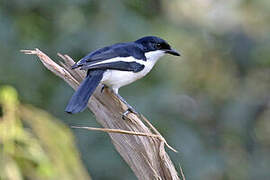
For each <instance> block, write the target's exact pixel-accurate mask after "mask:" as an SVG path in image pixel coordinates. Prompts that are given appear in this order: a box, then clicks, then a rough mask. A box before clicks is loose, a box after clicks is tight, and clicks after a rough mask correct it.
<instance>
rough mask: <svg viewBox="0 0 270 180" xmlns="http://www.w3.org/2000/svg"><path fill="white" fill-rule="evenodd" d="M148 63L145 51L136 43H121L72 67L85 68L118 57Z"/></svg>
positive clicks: (96, 52)
mask: <svg viewBox="0 0 270 180" xmlns="http://www.w3.org/2000/svg"><path fill="white" fill-rule="evenodd" d="M129 56H132V57H134V58H136V59H140V60H144V61H146V57H145V55H144V52H143V50H142V49H141V48H140V47H139V46H138V45H137V44H136V43H134V42H129V43H119V44H114V45H112V46H107V47H104V48H101V49H98V50H96V51H94V52H92V53H90V54H88V55H87V56H85V57H84V58H82V59H81V60H80V61H78V62H77V63H76V64H74V65H73V66H72V68H77V67H83V66H84V65H87V66H88V65H90V64H95V63H98V62H102V61H104V60H108V59H112V58H116V57H129Z"/></svg>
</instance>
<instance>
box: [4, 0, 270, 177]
mask: <svg viewBox="0 0 270 180" xmlns="http://www.w3.org/2000/svg"><path fill="white" fill-rule="evenodd" d="M269 12H270V1H269V0H256V1H255V0H227V1H213V0H204V1H200V0H189V1H186V0H167V1H166V0H144V1H140V0H121V1H120V0H115V1H112V0H100V1H98V0H74V1H73V0H58V1H54V0H47V1H42V0H1V1H0V55H1V56H0V86H1V85H11V86H13V87H14V88H15V89H16V90H17V91H18V94H19V99H20V101H21V102H22V103H24V104H31V105H33V106H35V107H38V108H41V109H43V110H45V111H47V112H49V113H50V114H51V115H53V116H55V117H57V118H58V119H61V120H62V121H63V122H64V123H65V124H66V125H67V126H70V125H83V126H95V127H98V126H99V125H98V124H97V123H96V122H95V119H94V117H93V116H91V115H90V113H89V112H83V113H80V114H77V115H73V116H71V115H69V114H66V113H65V112H64V108H65V106H66V104H67V102H68V100H69V98H70V97H71V95H72V93H73V90H72V89H71V87H69V86H68V85H67V84H66V83H65V82H64V81H62V80H60V79H59V78H58V77H56V76H55V75H53V74H52V73H51V72H49V71H48V70H46V69H45V68H44V67H43V65H42V64H41V63H40V62H39V61H38V60H37V58H36V57H34V56H27V55H24V54H22V53H20V52H19V50H21V49H33V48H39V49H40V50H42V51H43V52H45V53H47V54H48V55H49V56H50V57H52V58H53V59H54V60H60V58H58V57H57V55H56V53H57V52H60V53H66V54H69V55H70V56H71V57H72V58H74V59H75V60H79V59H80V58H82V57H83V56H84V55H86V54H87V53H89V52H91V51H92V50H95V49H97V48H100V47H103V46H106V45H110V44H113V43H117V42H125V41H133V40H136V39H138V38H140V37H142V36H146V35H155V36H159V37H162V38H163V39H165V40H167V41H168V42H169V43H170V44H171V45H172V47H173V48H175V49H177V50H179V51H180V52H181V54H182V56H181V57H180V58H178V57H173V56H165V57H163V58H162V59H161V60H160V61H159V62H158V63H157V64H156V66H155V68H154V69H153V70H152V71H151V73H150V74H149V75H148V76H146V77H145V78H143V79H141V80H139V81H137V82H136V83H133V84H132V85H129V86H127V87H124V88H122V89H120V94H121V95H122V96H123V97H124V98H125V99H126V100H127V101H128V102H129V103H130V104H131V105H133V106H134V107H136V109H137V111H139V112H141V113H143V114H144V115H145V116H146V117H147V118H148V119H150V120H151V122H152V123H153V124H154V125H155V126H156V127H157V129H158V130H159V131H160V132H161V133H162V134H163V135H164V137H165V138H166V139H167V141H168V143H169V144H170V145H172V146H173V147H175V148H176V149H177V150H178V151H179V153H177V154H175V153H173V152H171V151H169V150H168V151H169V154H170V155H171V157H172V159H173V161H174V163H175V165H176V168H177V169H178V170H179V165H180V164H181V166H182V168H183V169H184V173H185V175H186V178H187V179H189V180H196V179H200V180H204V179H205V180H209V179H213V180H218V179H224V180H225V179H237V180H241V179H269V178H270V171H269V167H270V13H269ZM72 131H73V133H74V135H75V136H76V144H77V147H78V149H79V151H80V156H81V159H82V161H83V165H84V167H85V168H86V169H87V170H88V172H89V173H90V174H91V177H92V178H93V179H99V180H102V179H104V180H105V179H119V180H120V179H121V180H122V179H123V180H124V179H136V178H135V176H134V175H133V173H132V171H131V170H130V168H129V167H128V166H127V165H126V164H125V162H124V161H123V160H122V159H121V157H120V156H119V154H118V153H117V152H116V151H115V150H114V148H113V146H112V144H111V142H110V139H109V137H108V135H106V134H105V133H101V132H92V131H86V130H72ZM48 136H49V135H48ZM50 136H51V135H50ZM52 137H54V138H57V136H52Z"/></svg>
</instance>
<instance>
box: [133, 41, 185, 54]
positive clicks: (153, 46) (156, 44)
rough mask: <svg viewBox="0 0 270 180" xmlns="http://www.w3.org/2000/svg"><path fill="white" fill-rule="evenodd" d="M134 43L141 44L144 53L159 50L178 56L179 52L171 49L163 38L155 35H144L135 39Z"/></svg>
mask: <svg viewBox="0 0 270 180" xmlns="http://www.w3.org/2000/svg"><path fill="white" fill-rule="evenodd" d="M135 43H137V44H139V45H140V46H142V48H143V50H144V52H145V53H147V52H154V51H161V52H164V53H166V54H171V55H174V56H180V53H179V52H177V51H176V50H174V49H172V48H171V46H170V45H169V44H168V43H167V42H166V41H165V40H163V39H161V38H159V37H156V36H146V37H142V38H140V39H138V40H136V41H135Z"/></svg>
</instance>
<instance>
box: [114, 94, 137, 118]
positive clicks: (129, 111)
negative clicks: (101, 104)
mask: <svg viewBox="0 0 270 180" xmlns="http://www.w3.org/2000/svg"><path fill="white" fill-rule="evenodd" d="M115 95H116V96H117V97H118V98H119V99H120V100H121V101H122V102H123V103H124V104H125V105H126V106H127V107H128V108H127V110H126V111H125V112H124V113H123V114H122V119H124V120H125V118H126V117H127V115H128V114H129V113H134V114H137V115H140V114H139V113H138V112H137V111H136V110H135V109H134V108H133V107H132V106H131V105H129V104H128V103H127V101H126V100H125V99H124V98H123V97H122V96H120V95H119V94H118V93H115Z"/></svg>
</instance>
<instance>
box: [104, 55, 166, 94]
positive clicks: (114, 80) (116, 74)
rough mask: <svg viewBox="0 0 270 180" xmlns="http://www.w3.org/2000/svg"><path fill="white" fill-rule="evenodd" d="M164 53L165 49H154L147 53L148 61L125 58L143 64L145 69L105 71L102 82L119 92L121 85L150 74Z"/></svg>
mask: <svg viewBox="0 0 270 180" xmlns="http://www.w3.org/2000/svg"><path fill="white" fill-rule="evenodd" d="M163 55H164V52H163V51H154V52H148V53H145V56H146V59H147V60H146V61H143V60H135V59H134V58H129V59H127V58H125V61H127V60H128V61H130V62H132V61H136V62H137V63H140V64H143V65H144V66H145V67H144V69H143V70H141V71H140V72H137V73H134V72H130V71H118V70H107V71H106V72H105V73H104V76H103V78H102V81H101V82H102V83H103V84H105V85H107V86H109V87H111V88H112V89H113V90H114V91H115V92H116V93H117V92H118V89H119V88H120V87H122V86H125V85H127V84H130V83H132V82H134V81H136V80H138V79H140V78H142V77H144V76H145V75H146V74H148V73H149V72H150V70H151V69H152V68H153V66H154V65H155V64H156V62H157V60H158V59H159V58H160V57H161V56H163ZM119 60H121V58H119Z"/></svg>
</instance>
